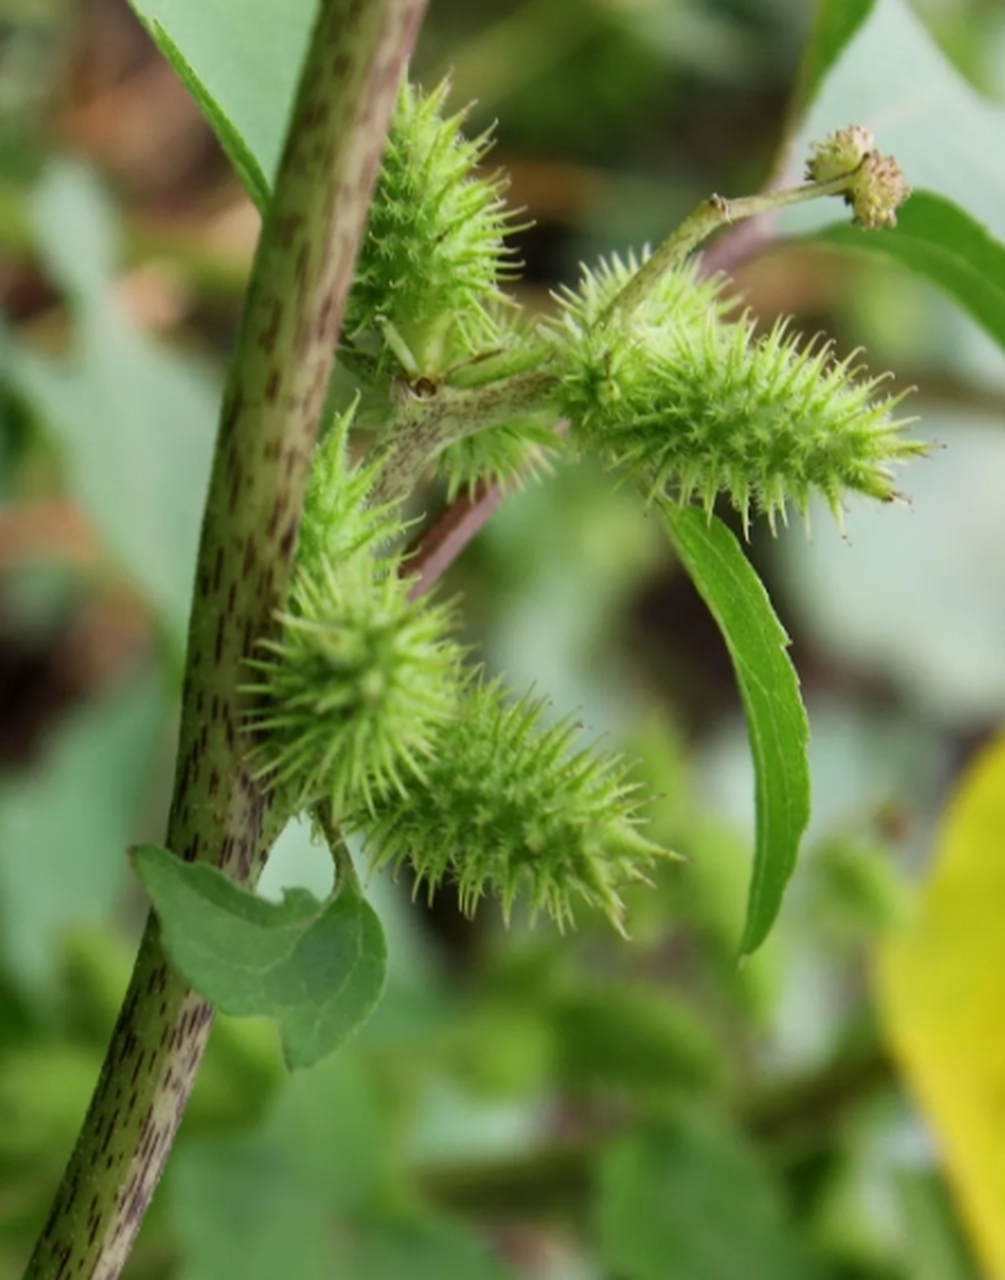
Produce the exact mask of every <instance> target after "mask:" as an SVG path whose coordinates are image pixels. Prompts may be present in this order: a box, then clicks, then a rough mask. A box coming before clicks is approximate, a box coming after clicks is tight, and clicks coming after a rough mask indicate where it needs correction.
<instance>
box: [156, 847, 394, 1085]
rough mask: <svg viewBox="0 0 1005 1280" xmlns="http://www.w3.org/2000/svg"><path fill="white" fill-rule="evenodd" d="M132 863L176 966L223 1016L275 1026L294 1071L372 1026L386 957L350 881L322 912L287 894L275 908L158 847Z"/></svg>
mask: <svg viewBox="0 0 1005 1280" xmlns="http://www.w3.org/2000/svg"><path fill="white" fill-rule="evenodd" d="M134 860H135V865H136V871H137V874H138V875H139V877H140V879H141V880H142V881H143V885H144V887H145V888H146V890H147V892H148V893H149V894H150V897H151V898H152V899H153V903H154V906H155V907H156V909H157V915H158V917H159V919H160V922H161V928H162V930H163V934H164V946H165V950H166V951H167V953H168V956H169V957H170V959H171V962H172V964H174V965H175V966H176V968H177V969H178V970H179V971H180V972H181V974H182V975H183V976H184V978H185V980H186V981H187V982H189V983H191V985H192V986H193V987H194V988H195V989H196V991H198V992H199V994H200V995H202V996H203V997H205V999H207V1000H209V1001H211V1003H213V1004H214V1005H216V1006H217V1008H219V1009H221V1010H222V1011H223V1012H224V1013H231V1014H235V1015H237V1016H248V1015H252V1014H267V1015H269V1016H270V1017H274V1018H275V1019H276V1020H277V1021H278V1023H279V1029H280V1033H281V1035H282V1040H283V1053H284V1055H285V1057H286V1061H287V1062H288V1064H289V1065H290V1066H291V1067H308V1066H310V1065H311V1064H312V1063H315V1062H317V1061H318V1060H319V1059H320V1058H323V1057H325V1056H326V1055H327V1054H329V1053H332V1052H334V1050H335V1049H337V1048H338V1047H339V1045H341V1044H343V1043H344V1042H345V1041H346V1040H347V1039H348V1038H349V1037H350V1036H351V1035H353V1034H354V1033H355V1032H356V1031H357V1030H358V1029H359V1028H360V1026H362V1024H363V1023H364V1022H365V1021H366V1019H367V1018H368V1017H369V1015H370V1013H371V1012H372V1010H373V1008H374V1006H375V1005H376V1003H377V1001H378V1000H379V999H380V994H381V991H382V990H383V987H384V977H385V971H386V967H387V948H386V946H385V943H384V934H383V931H382V929H381V927H380V921H379V920H378V919H377V916H376V915H375V914H374V912H373V910H372V909H371V908H370V907H369V906H368V905H367V903H366V902H365V901H364V900H363V898H362V897H361V896H360V894H359V891H358V890H357V889H356V887H355V886H354V885H353V884H351V883H350V882H349V881H348V880H346V881H344V882H343V883H341V884H340V885H339V886H338V887H337V888H336V890H335V892H334V893H333V894H332V895H331V896H330V897H329V898H327V899H325V900H324V901H323V902H319V901H318V899H317V898H315V897H314V895H313V894H312V893H309V892H308V891H307V890H306V889H288V890H287V891H286V893H285V895H284V897H283V901H282V902H278V903H275V902H267V901H266V900H265V899H264V898H259V897H256V895H255V894H253V893H249V892H248V891H247V890H245V889H240V888H238V886H237V885H236V884H234V882H233V881H232V880H230V879H229V878H228V877H227V876H225V875H224V874H223V873H222V872H221V871H218V870H217V869H216V868H215V867H210V866H206V865H203V864H196V863H186V862H182V860H181V859H180V858H177V857H175V856H174V854H172V853H169V852H168V851H167V850H165V849H158V848H157V847H156V846H154V845H141V846H140V847H139V848H138V849H136V850H135V853H134Z"/></svg>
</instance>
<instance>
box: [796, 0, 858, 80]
mask: <svg viewBox="0 0 1005 1280" xmlns="http://www.w3.org/2000/svg"><path fill="white" fill-rule="evenodd" d="M874 4H875V0H820V4H819V7H818V8H817V16H816V20H815V22H814V25H813V33H812V35H811V36H810V41H809V44H808V45H807V47H806V53H805V55H804V57H803V63H802V66H801V67H800V71H799V92H798V94H797V97H798V100H799V101H800V102H802V103H806V102H808V101H810V100H812V99H813V98H814V97H816V94H817V91H818V90H819V88H820V85H821V83H822V81H823V79H824V77H825V76H826V75H827V73H828V71H829V70H830V69H831V67H832V66H833V64H834V62H835V60H836V59H837V57H838V56H839V54H840V53H841V50H842V49H843V48H844V47H845V45H846V44H847V43H848V41H849V40H850V39H851V38H852V36H853V35H854V34H855V32H856V31H857V30H858V28H859V27H860V26H861V25H862V23H863V22H864V21H865V19H866V18H867V17H868V16H869V14H870V13H871V12H872V8H873V5H874Z"/></svg>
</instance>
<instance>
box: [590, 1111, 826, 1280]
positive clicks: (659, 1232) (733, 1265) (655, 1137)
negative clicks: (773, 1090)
mask: <svg viewBox="0 0 1005 1280" xmlns="http://www.w3.org/2000/svg"><path fill="white" fill-rule="evenodd" d="M598 1209H599V1227H600V1247H601V1253H602V1256H603V1259H604V1262H605V1264H606V1267H607V1269H608V1270H610V1271H611V1272H613V1273H614V1274H616V1275H618V1276H619V1277H623V1280H667V1277H669V1276H672V1277H673V1280H736V1277H737V1276H743V1277H744V1280H814V1277H816V1276H817V1275H818V1272H817V1271H816V1269H815V1268H813V1267H812V1266H811V1265H809V1262H810V1260H809V1259H807V1258H806V1257H805V1256H804V1255H803V1251H802V1250H801V1248H800V1246H799V1244H798V1242H797V1241H796V1240H795V1239H794V1238H793V1236H792V1232H791V1229H790V1228H789V1226H788V1224H787V1223H786V1222H785V1221H784V1218H783V1215H782V1211H781V1205H780V1198H779V1196H778V1194H777V1191H776V1188H775V1187H774V1186H773V1185H772V1183H771V1180H770V1178H769V1176H768V1173H767V1171H766V1170H765V1169H763V1168H762V1167H761V1166H760V1164H759V1163H758V1160H757V1158H756V1156H755V1154H754V1153H753V1152H752V1151H751V1150H750V1149H748V1147H747V1146H746V1145H745V1143H744V1142H743V1140H742V1139H741V1138H740V1137H739V1136H738V1135H734V1134H732V1133H730V1132H729V1131H728V1130H727V1129H726V1128H725V1127H721V1126H719V1125H718V1124H711V1123H708V1122H698V1121H694V1120H688V1121H670V1122H667V1123H664V1124H662V1125H660V1126H659V1127H658V1128H653V1129H652V1130H650V1131H649V1132H648V1133H645V1134H643V1135H641V1136H639V1137H633V1138H630V1139H628V1140H626V1141H622V1142H619V1143H617V1144H616V1145H615V1146H613V1147H612V1148H611V1149H610V1150H609V1151H608V1152H607V1153H606V1155H605V1156H604V1158H603V1160H602V1162H601V1166H600V1194H599V1206H598Z"/></svg>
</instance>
